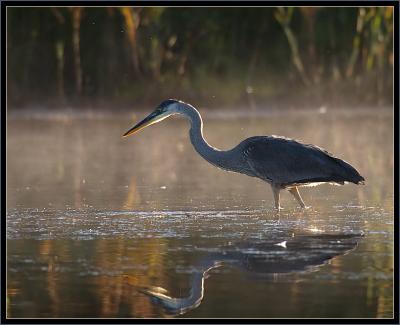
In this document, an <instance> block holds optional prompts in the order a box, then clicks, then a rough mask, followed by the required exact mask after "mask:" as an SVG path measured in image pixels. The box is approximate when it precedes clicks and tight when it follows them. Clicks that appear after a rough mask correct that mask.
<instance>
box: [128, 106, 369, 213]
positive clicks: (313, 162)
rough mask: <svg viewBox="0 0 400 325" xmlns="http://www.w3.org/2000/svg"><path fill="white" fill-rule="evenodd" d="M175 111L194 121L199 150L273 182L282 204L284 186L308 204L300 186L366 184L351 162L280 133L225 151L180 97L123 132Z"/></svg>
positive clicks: (207, 157) (218, 161) (192, 136)
mask: <svg viewBox="0 0 400 325" xmlns="http://www.w3.org/2000/svg"><path fill="white" fill-rule="evenodd" d="M173 114H182V115H183V116H185V117H186V118H187V119H189V121H190V123H191V127H190V131H189V134H190V140H191V142H192V144H193V146H194V148H195V149H196V151H197V152H198V153H199V154H200V156H202V157H203V158H204V159H205V160H207V161H208V162H209V163H211V164H212V165H214V166H216V167H219V168H222V169H225V170H228V171H233V172H237V173H242V174H245V175H248V176H252V177H258V178H260V179H262V180H263V181H265V182H267V183H269V184H270V185H271V187H272V191H273V193H274V199H275V208H276V209H278V210H279V209H281V207H280V195H279V193H280V190H282V189H287V190H288V191H289V192H290V193H291V194H292V195H293V196H294V197H295V198H296V200H297V201H298V202H299V204H300V206H301V207H302V208H306V205H305V204H304V202H303V200H302V198H301V196H300V193H299V190H298V187H300V186H307V185H318V184H322V183H333V184H340V185H343V184H344V183H345V182H351V183H354V184H363V183H364V178H363V177H362V176H361V175H360V174H359V173H358V172H357V170H355V169H354V168H353V167H352V166H350V164H348V163H347V162H345V161H343V160H341V159H339V158H336V157H334V156H333V155H332V154H330V153H329V152H327V151H325V150H324V149H321V148H319V147H317V146H314V145H311V144H303V143H300V142H298V141H296V140H293V139H288V138H285V137H278V136H255V137H250V138H248V139H246V140H244V141H242V142H241V143H239V144H238V145H237V146H236V147H234V148H233V149H231V150H227V151H222V150H218V149H216V148H214V147H212V146H210V145H209V144H208V143H207V141H206V140H205V139H204V138H203V121H202V119H201V116H200V113H199V112H198V111H197V109H195V108H194V107H193V106H192V105H190V104H187V103H184V102H182V101H179V100H176V99H168V100H165V101H163V102H162V103H161V104H160V105H159V106H158V107H157V108H156V110H155V111H154V112H152V113H151V114H150V115H149V116H147V117H146V118H145V119H144V120H142V121H141V122H139V123H137V124H136V125H135V126H134V127H132V128H131V129H130V130H129V131H127V132H126V133H125V134H124V135H123V136H124V137H126V136H129V135H132V134H134V133H136V132H138V131H139V130H142V129H144V128H145V127H147V126H149V125H152V124H154V123H157V122H160V121H162V120H164V119H166V118H167V117H169V116H171V115H173Z"/></svg>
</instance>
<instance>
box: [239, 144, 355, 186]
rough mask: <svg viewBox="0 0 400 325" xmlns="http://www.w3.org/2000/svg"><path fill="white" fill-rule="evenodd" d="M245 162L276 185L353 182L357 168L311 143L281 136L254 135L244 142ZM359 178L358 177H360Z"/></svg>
mask: <svg viewBox="0 0 400 325" xmlns="http://www.w3.org/2000/svg"><path fill="white" fill-rule="evenodd" d="M243 154H244V156H245V161H246V162H247V164H248V165H249V166H250V168H251V169H252V170H253V172H254V174H255V176H257V177H259V178H262V179H264V180H266V181H270V182H273V183H278V184H294V183H308V182H338V183H343V182H344V181H353V180H352V178H351V176H352V175H353V174H354V173H356V174H357V175H358V176H359V174H358V173H357V171H356V170H355V169H354V168H353V167H351V166H350V165H349V164H347V163H346V162H344V161H342V160H340V159H338V158H336V157H334V156H333V155H332V154H330V153H329V152H327V151H325V150H323V149H321V148H318V147H316V146H313V145H307V144H302V143H300V142H297V141H295V140H292V139H287V138H282V137H275V136H270V137H253V138H249V139H247V141H246V142H245V143H244V150H243ZM359 177H361V176H359Z"/></svg>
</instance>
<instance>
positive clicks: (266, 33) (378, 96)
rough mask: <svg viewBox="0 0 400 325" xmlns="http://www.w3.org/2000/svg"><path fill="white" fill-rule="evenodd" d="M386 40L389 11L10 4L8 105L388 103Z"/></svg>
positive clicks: (388, 51) (390, 26) (389, 42)
mask: <svg viewBox="0 0 400 325" xmlns="http://www.w3.org/2000/svg"><path fill="white" fill-rule="evenodd" d="M392 32H393V8H391V7H378V8H377V7H368V8H344V7H343V8H340V7H336V8H329V7H306V8H300V7H299V8H298V7H290V8H284V7H279V8H272V7H265V8H204V7H201V8H190V7H180V8H173V7H169V8H164V7H144V8H139V7H118V8H112V7H109V8H92V7H88V8H82V9H80V10H79V9H77V8H74V7H72V8H62V7H55V8H46V7H42V8H29V7H12V8H7V59H8V61H7V62H8V98H9V100H10V103H12V104H14V105H18V104H20V105H23V104H25V103H28V104H29V103H32V102H35V101H36V102H40V103H44V102H45V100H52V101H53V102H57V103H61V104H62V103H73V104H77V103H87V102H91V103H99V102H100V101H113V102H118V103H123V104H129V103H130V102H132V101H135V102H142V103H146V102H149V101H151V102H152V103H154V102H156V101H158V100H161V99H164V98H165V97H182V98H186V99H188V100H189V99H190V100H198V101H201V102H204V103H208V104H210V105H213V104H215V105H229V104H234V103H238V104H240V103H242V104H243V103H247V102H248V98H249V94H248V91H247V90H248V89H254V92H252V95H251V96H252V97H253V99H255V100H256V101H259V102H263V101H268V100H270V99H271V98H281V96H282V94H283V92H285V89H286V97H288V94H287V89H292V91H293V92H294V93H293V94H291V95H292V96H291V97H293V99H294V100H296V96H300V95H301V94H302V93H304V94H305V93H307V94H308V95H310V96H311V97H307V98H321V97H324V96H326V98H328V100H329V99H330V98H331V97H334V91H332V90H334V89H338V91H339V92H340V91H341V90H340V89H342V88H343V87H342V85H343V84H345V85H346V88H348V89H346V92H347V93H348V94H352V93H353V94H354V93H357V90H358V91H359V92H360V93H362V92H361V91H360V90H361V89H362V88H363V87H364V86H365V85H368V87H369V88H370V89H368V92H369V94H371V95H370V98H369V99H368V101H369V102H370V103H376V102H381V103H382V102H385V101H386V102H390V101H391V93H390V91H391V82H392V68H393V52H392V46H393V39H392ZM360 80H361V81H360ZM371 80H376V82H371ZM364 81H365V82H364ZM246 89H247V90H246ZM327 89H328V90H327ZM353 89H355V90H356V91H355V92H353ZM362 90H363V92H365V89H362ZM308 95H307V96H308ZM335 95H336V94H335ZM386 98H389V99H387V100H386ZM356 100H358V98H357V99H356Z"/></svg>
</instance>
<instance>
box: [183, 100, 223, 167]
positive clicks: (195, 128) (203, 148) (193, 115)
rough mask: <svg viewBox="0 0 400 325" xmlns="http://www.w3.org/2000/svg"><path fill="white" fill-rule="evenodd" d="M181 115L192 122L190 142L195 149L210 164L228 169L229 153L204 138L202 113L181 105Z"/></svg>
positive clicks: (191, 107) (186, 105)
mask: <svg viewBox="0 0 400 325" xmlns="http://www.w3.org/2000/svg"><path fill="white" fill-rule="evenodd" d="M179 113H181V114H182V115H184V116H185V117H187V118H188V119H189V121H190V124H191V127H190V131H189V133H190V141H191V142H192V144H193V147H194V148H195V149H196V151H197V152H198V153H199V155H200V156H202V157H203V158H204V159H205V160H207V161H208V162H209V163H211V164H213V165H215V166H217V167H221V168H224V169H227V167H228V164H229V159H228V153H227V151H222V150H218V149H217V148H214V147H212V146H210V145H209V144H208V143H207V141H206V140H205V139H204V137H203V120H202V118H201V116H200V113H199V112H198V111H197V110H196V109H195V108H194V107H193V106H190V105H188V104H183V103H182V104H181V105H180V109H179Z"/></svg>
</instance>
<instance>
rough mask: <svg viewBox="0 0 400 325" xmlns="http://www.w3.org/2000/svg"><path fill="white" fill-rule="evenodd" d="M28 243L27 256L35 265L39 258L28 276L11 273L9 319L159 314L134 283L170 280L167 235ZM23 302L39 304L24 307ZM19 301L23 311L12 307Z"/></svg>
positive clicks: (142, 283)
mask: <svg viewBox="0 0 400 325" xmlns="http://www.w3.org/2000/svg"><path fill="white" fill-rule="evenodd" d="M13 244H14V243H13ZM21 244H23V243H21ZM16 245H17V246H18V244H16ZM30 245H31V247H30V249H29V251H30V254H29V256H30V257H29V259H32V263H33V260H35V264H32V267H33V270H32V271H31V272H30V275H28V274H23V273H17V274H18V277H16V276H15V275H14V273H10V272H9V274H8V287H7V299H8V301H9V302H8V312H7V315H8V317H20V316H23V315H25V316H26V317H32V316H34V315H37V316H39V317H42V316H43V315H49V316H50V317H73V316H75V317H79V316H86V317H87V316H95V317H118V316H119V315H121V313H123V314H126V315H127V316H128V317H129V316H130V317H150V316H154V315H155V314H156V311H155V309H154V307H153V306H152V305H151V303H150V302H149V301H148V299H147V298H146V297H145V296H143V295H142V294H139V293H138V292H136V291H135V287H141V286H145V285H150V284H151V282H152V281H153V279H155V278H156V279H160V280H162V281H166V282H168V279H167V277H166V274H165V272H164V267H165V265H166V262H165V261H164V260H163V256H164V253H163V248H164V247H165V245H166V243H165V241H164V240H163V239H149V240H148V241H146V242H145V244H143V245H135V242H129V241H127V240H126V239H116V240H115V239H113V240H107V239H105V240H96V241H68V240H67V241H65V240H62V241H56V240H43V241H33V242H31V244H30ZM21 247H23V246H21ZM25 248H26V247H25ZM14 249H15V247H13V251H14ZM127 267H128V268H127ZM36 268H40V270H37V269H36ZM32 281H33V282H32ZM87 282H89V284H90V285H89V286H88V283H87ZM37 297H40V301H37V299H38V298H37ZM24 301H28V302H30V301H36V302H37V303H35V304H34V305H32V306H31V307H30V308H28V309H26V308H24V307H23V305H24ZM20 303H21V308H22V309H23V310H20V309H19V308H17V309H16V310H14V309H13V308H11V306H12V305H17V306H19V304H20ZM41 303H45V304H44V305H42V304H41ZM71 305H72V306H74V307H73V308H72V309H71V307H70V306H71ZM29 306H30V305H29Z"/></svg>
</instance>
